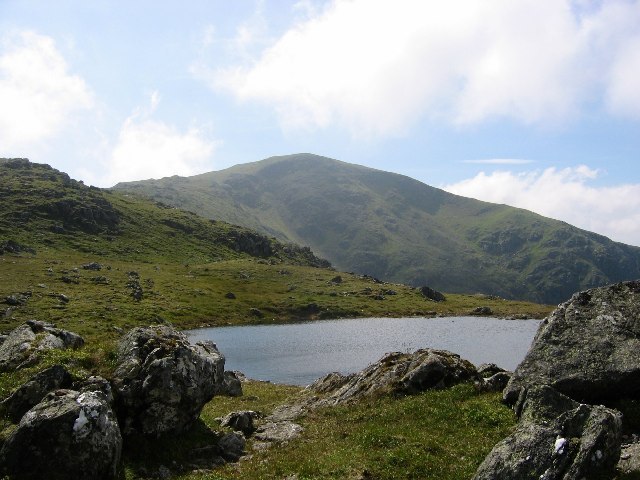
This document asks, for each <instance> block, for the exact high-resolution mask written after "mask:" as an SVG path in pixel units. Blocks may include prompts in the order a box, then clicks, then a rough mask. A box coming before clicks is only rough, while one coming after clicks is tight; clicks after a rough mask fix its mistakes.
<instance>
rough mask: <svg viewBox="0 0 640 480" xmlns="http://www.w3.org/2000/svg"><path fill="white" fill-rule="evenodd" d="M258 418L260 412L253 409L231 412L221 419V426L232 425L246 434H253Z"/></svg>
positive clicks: (231, 426)
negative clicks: (255, 420)
mask: <svg viewBox="0 0 640 480" xmlns="http://www.w3.org/2000/svg"><path fill="white" fill-rule="evenodd" d="M256 418H258V413H257V412H254V411H253V410H242V411H238V412H231V413H228V414H227V415H225V416H224V417H222V418H221V419H220V426H221V427H230V428H232V429H234V430H236V431H239V432H242V433H244V434H245V435H251V434H252V433H253V432H254V431H255V429H256V428H255V425H254V423H253V421H254V419H256Z"/></svg>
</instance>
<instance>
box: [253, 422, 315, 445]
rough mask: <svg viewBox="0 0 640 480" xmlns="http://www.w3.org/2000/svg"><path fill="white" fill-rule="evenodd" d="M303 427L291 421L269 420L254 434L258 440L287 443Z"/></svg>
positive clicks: (295, 436)
mask: <svg viewBox="0 0 640 480" xmlns="http://www.w3.org/2000/svg"><path fill="white" fill-rule="evenodd" d="M302 430H303V429H302V427H301V426H300V425H298V424H297V423H294V422H290V421H286V420H285V421H281V422H267V423H265V424H264V425H261V426H260V427H259V428H258V430H256V433H255V434H254V435H253V436H254V438H256V439H257V440H261V441H263V442H270V443H286V442H289V441H291V440H293V439H294V438H297V437H298V436H300V434H301V433H302Z"/></svg>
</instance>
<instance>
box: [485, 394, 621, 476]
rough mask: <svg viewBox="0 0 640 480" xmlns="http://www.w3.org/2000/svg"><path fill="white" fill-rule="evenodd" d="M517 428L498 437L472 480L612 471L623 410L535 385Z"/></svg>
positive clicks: (596, 474) (592, 473) (616, 456)
mask: <svg viewBox="0 0 640 480" xmlns="http://www.w3.org/2000/svg"><path fill="white" fill-rule="evenodd" d="M521 414H522V416H521V419H520V422H519V424H518V426H517V428H516V430H515V431H514V432H513V434H511V435H510V436H509V437H507V438H505V439H504V440H502V441H501V442H500V443H498V444H497V445H496V446H495V447H494V448H493V450H492V451H491V453H490V454H489V455H488V456H487V458H485V460H484V462H483V463H482V465H480V467H479V468H478V471H477V472H476V474H475V476H474V477H473V480H513V479H528V478H531V479H540V480H556V479H558V480H560V479H562V480H581V479H583V478H600V477H599V476H600V475H603V474H606V473H608V472H610V471H611V470H612V469H613V467H614V466H615V464H616V462H617V461H618V457H619V456H620V437H621V431H622V415H621V414H620V413H619V412H617V411H615V410H611V409H608V408H606V407H603V406H599V405H598V406H592V405H585V404H579V403H577V402H575V401H573V400H571V399H570V398H569V397H566V396H564V395H562V394H560V393H558V392H557V391H555V390H554V389H553V388H551V387H548V386H542V387H538V386H535V387H532V388H531V389H530V390H529V391H528V394H527V398H526V400H525V401H524V405H523V409H522V412H521Z"/></svg>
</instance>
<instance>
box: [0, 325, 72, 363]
mask: <svg viewBox="0 0 640 480" xmlns="http://www.w3.org/2000/svg"><path fill="white" fill-rule="evenodd" d="M83 345H84V340H83V339H82V337H81V336H80V335H77V334H75V333H73V332H69V331H66V330H61V329H59V328H56V327H55V325H53V324H50V323H45V322H40V321H37V320H27V322H26V323H24V324H22V325H20V326H18V327H16V328H15V329H14V330H12V331H11V332H10V333H9V335H8V336H7V338H6V339H5V341H4V342H3V343H2V344H1V345H0V372H7V371H11V370H17V369H20V368H24V367H28V366H31V365H35V364H36V363H37V362H38V361H39V356H40V353H42V352H43V351H44V350H50V349H56V348H57V349H65V348H74V349H76V348H80V347H82V346H83Z"/></svg>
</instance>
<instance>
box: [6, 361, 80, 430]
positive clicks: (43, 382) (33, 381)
mask: <svg viewBox="0 0 640 480" xmlns="http://www.w3.org/2000/svg"><path fill="white" fill-rule="evenodd" d="M69 386H71V375H70V374H69V372H68V371H67V369H66V368H64V367H63V366H62V365H54V366H53V367H50V368H47V369H46V370H43V371H41V372H40V373H37V374H36V375H34V376H33V377H31V378H30V379H29V380H28V381H27V382H26V383H25V384H23V385H22V386H21V387H19V388H18V389H17V390H16V391H15V392H13V393H12V394H11V395H10V396H9V397H7V398H6V399H5V400H4V401H3V402H2V404H1V405H2V409H3V410H4V412H5V413H6V414H7V415H8V416H9V418H10V419H11V420H12V421H14V422H18V421H19V420H20V419H21V418H22V416H23V415H24V414H25V413H26V412H27V410H29V409H31V408H32V407H34V406H35V405H37V404H38V403H40V401H41V400H42V399H43V398H44V396H45V395H46V394H47V393H49V392H51V391H53V390H58V389H60V388H67V387H69Z"/></svg>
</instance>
